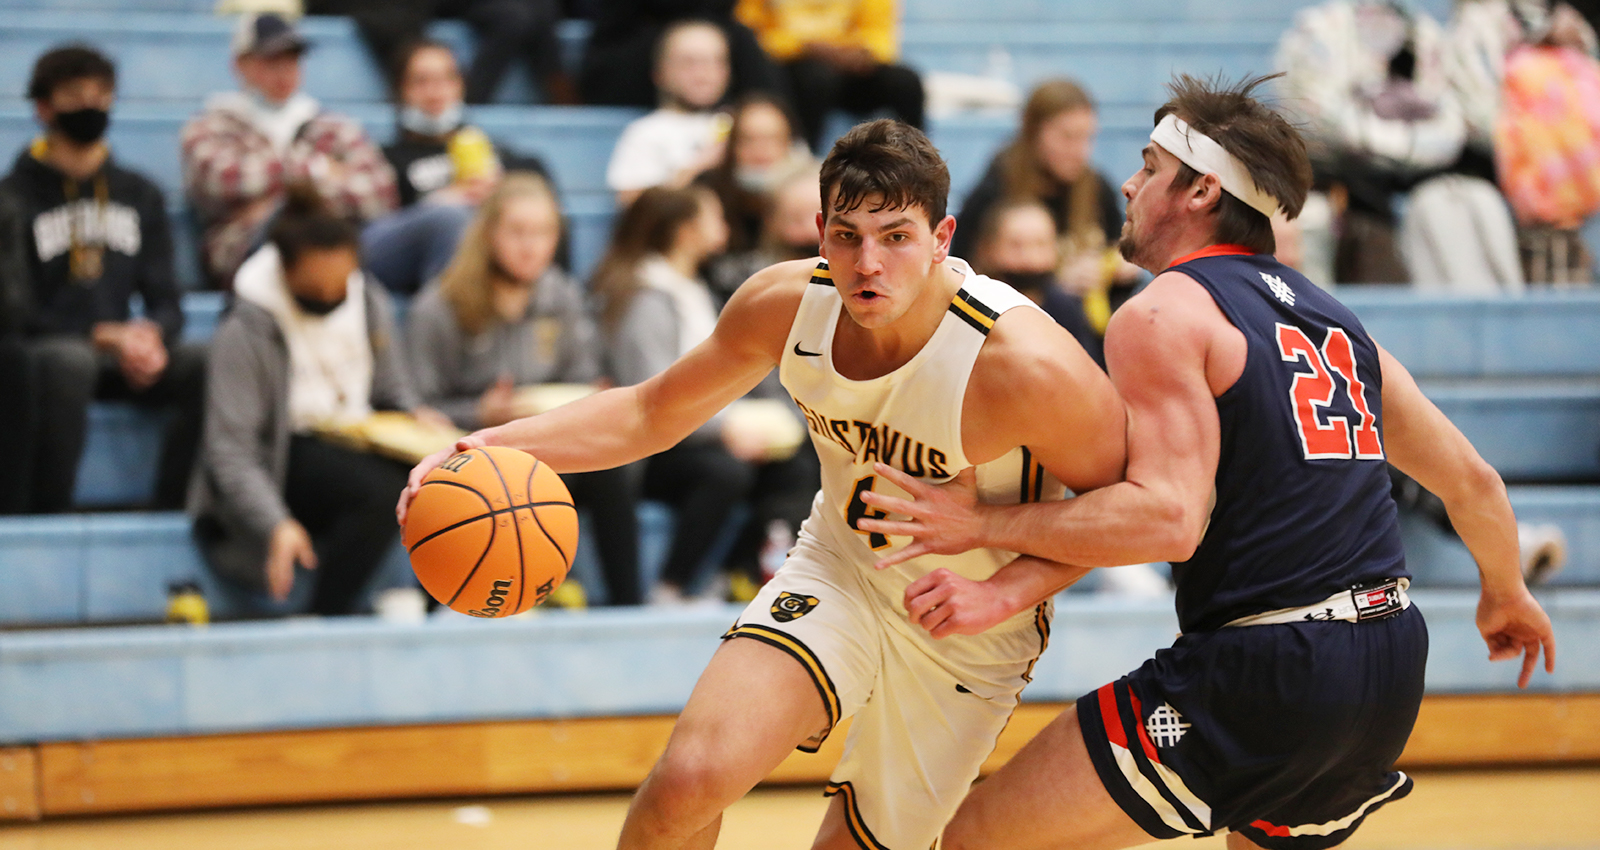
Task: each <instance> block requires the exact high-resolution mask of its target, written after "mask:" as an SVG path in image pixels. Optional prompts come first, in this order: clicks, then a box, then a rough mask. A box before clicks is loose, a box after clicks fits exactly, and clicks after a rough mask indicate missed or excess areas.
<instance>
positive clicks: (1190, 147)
mask: <svg viewBox="0 0 1600 850" xmlns="http://www.w3.org/2000/svg"><path fill="white" fill-rule="evenodd" d="M1150 141H1152V142H1155V143H1156V144H1158V145H1160V146H1161V147H1162V148H1163V149H1164V150H1166V151H1167V153H1170V154H1172V155H1173V156H1175V157H1177V158H1178V159H1179V160H1181V161H1182V162H1183V164H1184V165H1187V166H1189V167H1190V168H1193V169H1194V170H1195V171H1198V172H1200V173H1201V174H1215V175H1217V180H1219V181H1220V182H1221V183H1222V190H1223V191H1224V192H1227V193H1228V194H1230V195H1232V196H1234V197H1235V198H1238V199H1239V200H1241V201H1244V202H1245V205H1246V206H1248V207H1250V208H1251V209H1253V210H1255V211H1257V212H1259V213H1261V214H1262V215H1264V216H1266V217H1267V218H1271V217H1272V215H1273V213H1276V212H1277V211H1278V199H1277V198H1274V197H1272V196H1271V195H1269V194H1267V193H1266V192H1263V191H1261V190H1260V189H1259V188H1257V187H1256V181H1255V179H1254V178H1252V177H1251V176H1250V172H1249V171H1248V170H1246V169H1245V167H1244V164H1243V163H1241V162H1239V160H1237V159H1235V158H1234V156H1233V154H1231V153H1228V152H1227V151H1226V150H1224V149H1223V147H1222V145H1219V144H1217V142H1216V140H1215V139H1212V138H1211V137H1210V136H1207V135H1206V134H1204V133H1202V132H1200V131H1199V130H1196V129H1194V128H1193V127H1190V126H1189V125H1188V124H1187V123H1185V122H1184V120H1183V119H1182V118H1179V117H1178V116H1176V115H1174V114H1172V113H1170V112H1168V113H1167V116H1166V117H1165V118H1162V119H1161V123H1159V124H1157V125H1156V128H1155V129H1154V130H1151V131H1150Z"/></svg>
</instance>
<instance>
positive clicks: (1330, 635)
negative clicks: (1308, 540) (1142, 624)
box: [1078, 605, 1428, 850]
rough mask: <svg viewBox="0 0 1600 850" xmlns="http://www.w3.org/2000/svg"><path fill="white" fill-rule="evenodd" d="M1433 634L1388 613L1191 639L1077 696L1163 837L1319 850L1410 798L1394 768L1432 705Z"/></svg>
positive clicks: (1114, 785)
mask: <svg viewBox="0 0 1600 850" xmlns="http://www.w3.org/2000/svg"><path fill="white" fill-rule="evenodd" d="M1427 657H1428V631H1427V626H1426V624H1425V623H1424V622H1423V619H1422V614H1421V613H1420V612H1418V611H1417V609H1416V606H1414V605H1413V606H1411V607H1410V608H1407V609H1406V610H1404V611H1402V612H1400V613H1399V614H1397V615H1395V616H1392V617H1388V618H1385V619H1381V620H1369V621H1366V622H1360V623H1354V622H1346V621H1332V622H1313V623H1292V624H1284V625H1261V626H1242V627H1237V628H1224V629H1219V630H1217V631H1214V632H1203V633H1197V634H1191V635H1183V636H1181V637H1179V638H1178V640H1177V642H1176V643H1174V644H1173V645H1172V646H1171V647H1169V648H1167V649H1163V650H1161V651H1160V652H1157V653H1156V655H1155V657H1154V658H1152V659H1150V660H1149V661H1147V662H1145V663H1144V665H1143V666H1141V667H1140V668H1139V669H1137V670H1135V671H1134V672H1132V673H1130V674H1128V675H1127V676H1124V677H1123V678H1121V679H1119V680H1118V681H1116V682H1113V683H1111V684H1109V685H1106V686H1105V687H1103V688H1100V689H1099V690H1097V691H1094V692H1092V693H1089V694H1086V695H1085V696H1083V697H1081V698H1080V699H1079V700H1078V723H1079V725H1080V727H1081V728H1082V731H1083V740H1084V743H1085V744H1086V745H1087V746H1088V748H1089V756H1090V758H1091V759H1092V760H1093V761H1094V766H1095V770H1096V771H1097V772H1098V773H1099V774H1100V781H1101V783H1102V784H1103V785H1105V787H1106V790H1107V791H1109V792H1110V794H1111V797H1112V798H1113V799H1114V800H1116V802H1117V804H1118V805H1119V806H1121V807H1122V810H1123V811H1124V812H1126V813H1127V814H1128V816H1129V817H1131V818H1133V820H1134V821H1135V822H1136V823H1138V824H1139V826H1140V827H1142V828H1143V829H1144V830H1145V831H1146V832H1148V833H1150V835H1151V836H1152V837H1154V838H1176V837H1178V836H1182V835H1209V834H1212V833H1215V832H1221V831H1223V830H1231V831H1233V832H1238V833H1241V834H1242V835H1244V836H1245V837H1246V838H1248V839H1250V840H1251V841H1254V842H1255V843H1257V844H1259V845H1261V846H1262V847H1266V848H1271V850H1317V848H1323V847H1332V846H1334V845H1336V844H1339V843H1340V842H1342V841H1344V840H1345V839H1346V838H1349V837H1350V835H1351V834H1352V833H1353V832H1355V830H1356V827H1358V826H1360V825H1361V821H1362V820H1363V819H1364V818H1366V816H1367V815H1368V814H1370V813H1371V812H1373V811H1374V810H1376V809H1377V808H1378V807H1380V806H1382V805H1383V804H1385V803H1387V802H1389V801H1391V800H1397V799H1399V798H1401V797H1404V796H1405V795H1406V794H1408V793H1410V791H1411V779H1410V778H1409V777H1407V776H1406V775H1405V774H1404V773H1401V772H1399V771H1396V770H1394V762H1395V759H1397V758H1398V757H1399V756H1400V752H1401V750H1403V749H1404V748H1405V744H1406V739H1407V738H1408V737H1409V736H1410V734H1411V727H1412V725H1413V724H1415V722H1416V719H1417V709H1418V707H1419V706H1420V705H1421V703H1422V684H1423V671H1424V667H1425V666H1426V663H1427Z"/></svg>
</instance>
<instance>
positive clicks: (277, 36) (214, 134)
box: [182, 14, 397, 289]
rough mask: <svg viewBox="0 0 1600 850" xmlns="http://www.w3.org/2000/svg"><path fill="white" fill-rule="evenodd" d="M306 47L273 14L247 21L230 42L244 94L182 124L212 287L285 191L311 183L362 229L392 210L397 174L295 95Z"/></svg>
mask: <svg viewBox="0 0 1600 850" xmlns="http://www.w3.org/2000/svg"><path fill="white" fill-rule="evenodd" d="M308 46H309V45H308V43H307V42H306V40H305V39H304V38H303V37H301V35H300V33H299V32H298V31H296V30H295V28H294V26H293V24H291V23H289V22H288V21H286V20H284V19H283V18H282V17H279V16H278V15H273V14H261V15H254V14H252V15H244V16H243V17H241V18H240V20H239V26H238V29H237V30H236V31H235V32H234V38H233V57H234V59H233V68H234V71H235V72H236V73H237V75H238V77H239V80H240V83H241V90H240V91H236V92H221V93H218V94H215V95H212V96H211V97H210V98H209V99H208V100H207V101H206V106H205V109H204V110H203V111H202V112H201V113H200V114H199V115H196V116H195V117H194V118H192V119H190V121H189V123H188V124H186V125H184V128H183V134H182V142H183V184H184V190H185V192H187V194H188V196H189V201H190V203H191V204H193V205H194V208H195V211H196V213H197V214H198V218H199V220H200V225H201V227H202V229H203V233H202V240H201V243H202V252H203V254H204V259H205V270H206V274H207V276H208V278H209V280H210V283H211V285H212V286H214V287H217V288H223V289H226V288H228V287H230V286H231V284H232V281H233V273H234V271H235V270H237V269H238V267H239V264H240V263H242V262H244V258H245V257H246V256H247V255H248V254H249V253H250V252H251V250H253V249H254V248H255V247H257V246H258V245H260V244H261V241H262V237H263V234H264V232H265V229H266V227H267V223H268V222H269V221H270V219H271V218H272V216H273V214H274V213H275V212H277V210H278V208H279V206H281V205H282V203H283V199H284V193H285V187H286V186H288V185H289V184H290V183H292V182H296V181H301V180H305V181H310V182H311V183H313V184H315V185H316V187H317V190H318V191H319V192H321V193H322V194H323V196H324V197H326V198H327V199H328V203H329V204H330V206H331V208H332V210H333V212H334V213H335V214H336V215H339V216H342V217H344V218H347V219H350V220H351V221H355V222H366V221H371V220H372V219H375V218H378V217H379V216H382V215H384V214H386V213H389V212H391V211H393V210H394V208H395V205H396V201H397V198H396V193H395V181H394V170H393V169H392V168H390V167H389V161H388V160H386V159H384V156H383V152H382V151H381V150H379V149H378V146H377V145H375V144H373V143H372V140H371V139H369V138H367V134H366V132H365V131H364V130H362V129H361V125H360V124H358V123H356V122H355V121H354V120H353V119H351V118H348V117H346V116H344V115H340V114H338V113H335V112H331V111H329V110H327V109H324V108H323V107H322V104H320V103H318V102H317V100H316V99H315V98H313V97H312V96H310V95H308V94H306V93H305V92H303V91H301V90H300V82H301V67H300V59H301V54H302V53H304V52H305V50H306V49H307V48H308Z"/></svg>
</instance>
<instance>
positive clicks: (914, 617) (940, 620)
mask: <svg viewBox="0 0 1600 850" xmlns="http://www.w3.org/2000/svg"><path fill="white" fill-rule="evenodd" d="M904 601H905V606H906V614H908V615H909V616H910V618H911V622H912V623H913V624H915V625H919V626H921V627H923V628H924V629H927V630H928V634H929V635H930V636H932V637H935V638H942V637H949V636H950V635H975V634H981V633H983V632H985V631H988V630H989V629H990V628H993V627H994V626H996V625H998V624H999V623H1001V622H1003V621H1004V620H1005V619H1006V618H1007V617H1010V616H1011V615H1012V614H1014V613H1016V612H1015V611H1014V610H1012V606H1011V605H1010V604H1009V603H1008V602H1007V600H1005V599H1004V598H1003V597H1002V595H1001V593H1000V590H999V588H997V587H995V586H994V585H991V584H990V583H989V582H983V581H972V580H971V579H967V578H962V577H961V576H958V575H956V574H955V573H952V572H950V571H949V570H944V569H939V570H934V571H933V572H931V573H928V574H927V575H925V576H923V577H922V578H919V579H917V580H916V581H914V582H912V583H911V584H909V585H907V586H906V592H905V600H904Z"/></svg>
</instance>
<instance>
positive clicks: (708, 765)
mask: <svg viewBox="0 0 1600 850" xmlns="http://www.w3.org/2000/svg"><path fill="white" fill-rule="evenodd" d="M729 774H730V771H729V770H728V765H727V764H725V763H724V760H723V759H720V758H718V757H717V756H716V755H715V754H714V753H712V752H709V751H707V750H706V749H704V748H701V747H695V746H674V747H671V748H669V749H668V750H667V752H666V754H665V755H663V756H662V757H661V763H660V764H658V765H656V769H655V771H654V772H653V774H652V775H651V782H650V786H651V787H650V796H651V797H652V801H651V802H652V804H653V807H654V808H655V809H657V810H658V812H659V813H660V814H661V815H662V816H663V817H665V818H667V819H669V820H673V821H677V820H680V819H697V818H700V817H714V816H715V815H716V813H717V812H720V811H722V810H723V809H724V808H727V807H728V806H729V805H730V804H732V803H733V801H735V800H737V799H738V798H739V797H741V796H743V794H744V793H745V792H746V791H748V790H749V788H747V787H742V786H741V784H740V783H738V782H737V781H736V780H735V779H733V778H732V777H731V776H730V775H729Z"/></svg>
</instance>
